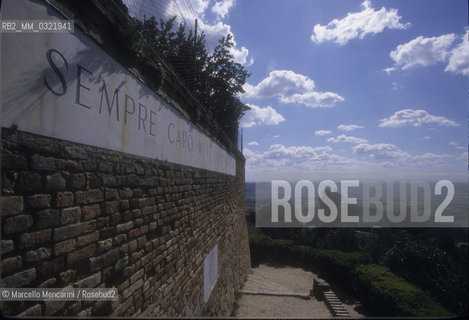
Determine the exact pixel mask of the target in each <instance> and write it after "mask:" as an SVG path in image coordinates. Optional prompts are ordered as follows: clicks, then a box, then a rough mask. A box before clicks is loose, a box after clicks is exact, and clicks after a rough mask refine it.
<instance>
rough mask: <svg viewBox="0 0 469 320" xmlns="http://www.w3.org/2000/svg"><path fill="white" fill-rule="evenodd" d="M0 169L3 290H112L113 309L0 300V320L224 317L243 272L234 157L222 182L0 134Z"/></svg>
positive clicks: (245, 253)
mask: <svg viewBox="0 0 469 320" xmlns="http://www.w3.org/2000/svg"><path fill="white" fill-rule="evenodd" d="M1 168H2V171H1V172H2V180H1V188H2V190H1V191H2V194H1V195H2V197H1V202H0V203H1V223H2V229H1V239H2V240H1V241H2V242H1V250H2V253H1V254H2V255H1V259H2V261H1V280H0V287H26V288H28V287H29V288H36V287H51V288H63V287H75V288H80V287H83V288H85V287H88V288H91V287H105V288H111V287H115V288H118V292H119V298H118V300H117V301H112V302H111V301H107V302H106V301H97V302H96V301H78V302H70V301H69V302H57V301H39V302H35V301H33V302H3V303H2V312H3V314H6V315H21V316H25V315H32V316H40V315H64V316H65V315H68V316H74V315H77V316H98V315H108V316H109V315H113V316H137V315H148V316H175V315H177V316H207V315H217V316H227V315H229V312H230V310H231V306H232V303H233V301H234V294H235V290H237V289H238V288H239V287H240V285H241V284H242V283H243V281H244V279H245V277H246V274H247V272H248V270H249V268H250V260H249V248H248V239H247V228H246V223H245V220H244V158H243V157H242V155H240V154H238V155H237V168H236V169H237V171H236V172H237V175H236V176H230V175H225V174H220V173H214V172H210V171H206V170H202V169H194V168H190V167H185V166H181V165H175V164H170V163H167V162H164V161H158V160H150V159H146V158H142V157H137V156H131V155H126V154H122V153H119V152H113V151H108V150H104V149H99V148H95V147H90V146H85V145H79V144H75V143H70V142H66V141H63V140H57V139H51V138H46V137H42V136H37V135H33V134H29V133H24V132H20V131H12V130H11V129H5V128H3V129H2V158H1ZM216 244H218V278H217V280H216V284H215V287H214V289H213V290H212V293H211V295H210V297H209V299H208V300H207V301H204V297H203V264H204V263H203V262H204V258H205V257H206V256H207V254H208V253H209V252H210V250H211V249H212V248H213V247H214V246H215V245H216Z"/></svg>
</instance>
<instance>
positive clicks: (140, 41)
mask: <svg viewBox="0 0 469 320" xmlns="http://www.w3.org/2000/svg"><path fill="white" fill-rule="evenodd" d="M175 22H176V17H173V18H171V19H169V20H167V21H164V20H160V21H159V22H157V21H156V19H155V18H154V17H151V18H149V19H146V18H145V19H143V21H140V20H137V19H135V21H134V24H133V27H132V28H131V29H130V31H129V35H128V37H129V41H130V46H131V49H132V50H133V51H134V52H135V53H136V55H137V57H138V58H139V59H143V60H144V61H148V60H150V61H148V64H150V65H153V66H154V65H155V64H157V63H159V59H160V58H164V59H165V60H166V61H167V62H168V63H169V64H170V65H171V66H172V68H173V70H174V71H175V72H176V73H177V74H178V75H179V76H180V77H181V78H182V79H183V80H184V82H185V86H186V87H187V88H188V89H189V90H190V91H191V92H192V94H193V95H194V96H195V97H196V98H197V99H198V100H199V102H201V103H202V105H204V106H205V107H206V108H207V109H208V110H210V111H211V112H212V114H213V116H214V118H215V120H217V122H218V123H219V124H220V126H221V127H222V128H223V129H224V131H225V132H226V133H227V135H228V136H229V137H230V138H231V139H232V140H233V141H236V140H237V132H238V130H237V129H238V125H239V119H240V118H241V117H242V116H243V114H244V113H245V112H246V111H247V110H249V107H248V106H247V105H245V104H244V103H242V102H241V100H240V99H239V97H238V94H239V93H242V92H244V91H243V85H244V83H245V82H246V79H247V77H248V76H249V74H248V72H247V71H246V70H245V69H244V67H243V66H242V65H241V64H239V63H236V62H234V60H233V55H232V54H231V49H232V48H233V46H234V42H233V37H232V35H227V36H226V37H222V38H221V39H220V40H219V43H218V45H217V46H216V47H215V49H214V50H213V52H212V53H211V54H209V53H208V51H207V49H206V41H205V35H204V34H203V33H202V34H201V35H196V34H195V33H194V32H193V30H192V29H191V30H189V31H188V32H186V26H185V25H184V24H180V25H179V26H178V27H177V28H176V27H175ZM155 55H156V57H155Z"/></svg>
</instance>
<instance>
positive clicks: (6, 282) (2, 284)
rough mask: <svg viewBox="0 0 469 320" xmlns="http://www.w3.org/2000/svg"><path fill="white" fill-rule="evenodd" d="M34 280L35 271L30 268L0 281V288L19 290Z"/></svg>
mask: <svg viewBox="0 0 469 320" xmlns="http://www.w3.org/2000/svg"><path fill="white" fill-rule="evenodd" d="M34 280H36V269H34V268H31V269H27V270H24V271H21V272H18V273H15V274H13V275H11V276H8V277H5V278H2V279H0V288H21V287H24V286H26V285H28V284H31V282H33V281H34Z"/></svg>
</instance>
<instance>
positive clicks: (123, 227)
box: [116, 221, 134, 233]
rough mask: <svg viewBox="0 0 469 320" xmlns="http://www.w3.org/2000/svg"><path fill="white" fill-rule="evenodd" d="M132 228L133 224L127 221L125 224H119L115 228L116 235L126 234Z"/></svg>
mask: <svg viewBox="0 0 469 320" xmlns="http://www.w3.org/2000/svg"><path fill="white" fill-rule="evenodd" d="M133 227H134V222H133V221H129V222H126V223H121V224H118V225H117V226H116V231H117V233H121V232H126V231H128V230H130V229H132V228H133Z"/></svg>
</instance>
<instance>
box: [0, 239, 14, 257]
mask: <svg viewBox="0 0 469 320" xmlns="http://www.w3.org/2000/svg"><path fill="white" fill-rule="evenodd" d="M0 245H1V247H0V249H1V252H2V255H3V254H5V253H8V252H10V251H12V250H14V249H15V245H14V244H13V240H2V241H1V242H0Z"/></svg>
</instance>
